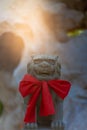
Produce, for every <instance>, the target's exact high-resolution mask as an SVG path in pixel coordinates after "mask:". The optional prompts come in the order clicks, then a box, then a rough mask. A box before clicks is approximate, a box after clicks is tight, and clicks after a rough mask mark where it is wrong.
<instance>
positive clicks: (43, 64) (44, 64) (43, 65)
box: [40, 61, 49, 68]
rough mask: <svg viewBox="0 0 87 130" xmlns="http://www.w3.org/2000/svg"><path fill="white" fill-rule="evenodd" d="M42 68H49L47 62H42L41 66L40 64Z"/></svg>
mask: <svg viewBox="0 0 87 130" xmlns="http://www.w3.org/2000/svg"><path fill="white" fill-rule="evenodd" d="M40 67H43V68H44V67H49V64H48V63H47V62H45V61H44V62H42V63H41V64H40Z"/></svg>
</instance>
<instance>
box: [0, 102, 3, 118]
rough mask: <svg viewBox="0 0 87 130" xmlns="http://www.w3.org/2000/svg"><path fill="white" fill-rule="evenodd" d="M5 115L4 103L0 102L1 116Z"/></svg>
mask: <svg viewBox="0 0 87 130" xmlns="http://www.w3.org/2000/svg"><path fill="white" fill-rule="evenodd" d="M2 113H3V103H2V102H1V101H0V116H1V115H2Z"/></svg>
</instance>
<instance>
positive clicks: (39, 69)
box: [27, 55, 61, 80]
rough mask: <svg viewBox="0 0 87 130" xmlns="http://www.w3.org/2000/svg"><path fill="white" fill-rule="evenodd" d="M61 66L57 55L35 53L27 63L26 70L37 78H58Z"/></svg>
mask: <svg viewBox="0 0 87 130" xmlns="http://www.w3.org/2000/svg"><path fill="white" fill-rule="evenodd" d="M60 69H61V66H60V64H59V63H58V56H50V55H36V56H33V57H32V60H31V61H30V62H29V63H28V65H27V71H28V73H29V74H31V75H32V76H34V77H36V78H37V79H39V80H51V79H59V77H60Z"/></svg>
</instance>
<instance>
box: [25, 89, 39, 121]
mask: <svg viewBox="0 0 87 130" xmlns="http://www.w3.org/2000/svg"><path fill="white" fill-rule="evenodd" d="M39 94H40V88H38V90H37V91H36V92H34V93H33V95H32V96H31V98H30V100H29V103H28V106H27V110H26V114H25V118H24V122H26V123H31V122H36V110H35V109H36V103H37V100H38V97H39Z"/></svg>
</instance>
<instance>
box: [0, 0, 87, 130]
mask: <svg viewBox="0 0 87 130" xmlns="http://www.w3.org/2000/svg"><path fill="white" fill-rule="evenodd" d="M41 53H44V54H51V55H52V54H53V55H58V56H59V61H60V63H61V66H62V69H61V78H62V79H67V80H69V81H70V82H71V83H72V88H71V90H70V93H69V95H68V97H67V98H66V99H65V101H64V122H65V124H66V129H67V130H78V129H79V130H83V129H86V128H87V0H70V1H69V0H3V1H0V130H21V128H22V126H23V124H22V122H23V115H24V112H23V99H22V97H21V96H20V94H19V91H18V85H19V82H20V80H21V78H22V77H23V75H24V74H25V73H27V70H26V69H27V63H28V62H29V60H30V58H31V55H33V54H41Z"/></svg>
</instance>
